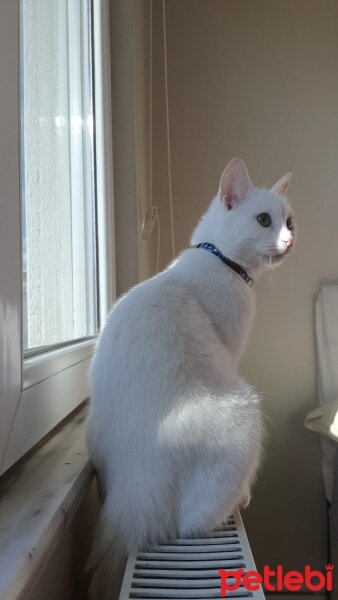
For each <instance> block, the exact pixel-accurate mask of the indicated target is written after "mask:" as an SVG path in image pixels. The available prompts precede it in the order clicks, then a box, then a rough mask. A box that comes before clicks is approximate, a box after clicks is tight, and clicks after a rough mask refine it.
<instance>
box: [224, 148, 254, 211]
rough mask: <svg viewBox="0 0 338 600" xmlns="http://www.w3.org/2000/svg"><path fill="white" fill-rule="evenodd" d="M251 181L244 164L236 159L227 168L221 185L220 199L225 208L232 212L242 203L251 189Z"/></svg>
mask: <svg viewBox="0 0 338 600" xmlns="http://www.w3.org/2000/svg"><path fill="white" fill-rule="evenodd" d="M252 187H253V186H252V183H251V179H250V177H249V173H248V171H247V169H246V166H245V164H244V162H243V161H242V160H241V159H240V158H234V159H233V160H232V161H231V162H230V163H229V164H228V166H227V167H226V169H225V170H224V172H223V175H222V177H221V181H220V184H219V197H220V200H221V201H222V202H223V203H224V206H225V207H226V208H227V209H228V210H230V209H231V208H233V207H234V206H235V205H236V204H238V203H240V202H242V200H243V199H244V197H245V196H246V194H247V192H248V191H249V189H250V188H252Z"/></svg>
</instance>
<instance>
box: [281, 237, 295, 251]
mask: <svg viewBox="0 0 338 600" xmlns="http://www.w3.org/2000/svg"><path fill="white" fill-rule="evenodd" d="M283 242H284V244H285V246H286V249H287V250H289V248H292V246H293V239H292V238H291V239H290V240H283Z"/></svg>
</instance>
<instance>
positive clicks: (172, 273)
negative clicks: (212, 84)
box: [88, 158, 294, 599]
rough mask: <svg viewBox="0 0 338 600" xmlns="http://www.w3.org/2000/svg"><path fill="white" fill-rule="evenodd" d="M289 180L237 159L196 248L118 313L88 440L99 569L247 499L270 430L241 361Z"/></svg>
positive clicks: (203, 525) (289, 235)
mask: <svg viewBox="0 0 338 600" xmlns="http://www.w3.org/2000/svg"><path fill="white" fill-rule="evenodd" d="M290 178H291V175H290V174H288V175H285V176H284V177H283V178H282V179H280V180H279V181H278V183H276V185H275V186H274V187H273V188H272V189H271V190H267V189H257V188H254V187H253V185H252V183H251V181H250V178H249V175H248V173H247V170H246V168H245V166H244V164H243V162H242V161H241V160H240V159H238V158H237V159H234V160H233V161H232V162H231V163H230V164H229V165H228V167H227V168H226V169H225V171H224V173H223V175H222V178H221V182H220V188H219V193H218V195H217V196H216V198H214V200H213V201H212V203H211V205H210V207H209V209H208V210H207V212H206V213H205V215H204V216H203V217H202V219H201V221H200V222H199V224H198V225H197V227H196V229H195V231H194V233H193V235H192V238H191V244H192V247H189V248H188V249H187V250H185V251H184V252H182V254H180V256H179V257H178V258H177V259H176V260H175V261H174V262H173V263H172V264H171V265H169V267H168V268H167V269H165V270H164V271H163V272H162V273H160V274H159V275H156V276H155V277H153V278H152V279H149V280H148V281H145V282H144V283H141V284H139V285H137V286H136V287H134V288H133V289H132V290H130V291H129V292H128V293H127V294H126V295H125V296H123V297H122V298H121V299H120V300H119V301H118V302H117V303H116V304H115V306H114V308H113V310H112V311H111V313H110V315H109V318H108V321H107V324H106V326H105V328H104V330H103V332H102V334H101V336H100V339H99V343H98V346H97V350H96V354H95V357H94V360H93V364H92V368H91V387H92V400H91V405H90V417H89V422H88V443H89V449H90V454H91V457H92V459H93V462H94V464H95V466H96V468H97V472H98V477H99V483H100V487H101V490H102V496H103V500H104V503H103V507H102V512H101V517H100V523H99V527H98V531H97V536H96V542H95V546H94V551H93V557H92V560H93V562H94V563H97V564H99V563H102V564H103V563H104V562H106V563H107V564H110V563H109V560H111V552H112V545H113V544H114V547H115V552H117V554H118V555H120V556H121V555H123V554H126V553H128V552H129V551H131V550H133V549H135V548H137V547H144V546H145V545H146V544H148V543H154V542H160V541H161V540H165V539H166V538H169V537H172V536H175V537H176V536H182V537H184V536H194V535H195V534H197V533H198V532H203V531H209V530H212V529H213V528H215V527H216V526H218V525H220V524H221V523H222V521H224V520H225V519H226V518H227V516H228V515H229V514H230V513H231V511H232V510H233V509H234V507H235V506H236V505H239V504H243V503H247V502H248V501H249V498H250V487H251V484H252V481H253V479H254V478H255V475H256V471H257V469H258V466H259V462H260V456H261V443H262V438H263V433H264V431H263V430H264V428H263V419H262V415H261V410H260V398H259V396H258V395H257V394H256V393H255V391H254V390H253V389H252V388H251V387H250V386H249V385H248V384H247V383H245V381H243V379H242V378H241V377H240V376H239V375H238V364H239V361H240V359H241V357H242V354H243V351H244V349H245V345H246V342H247V339H248V336H249V332H250V328H251V324H252V320H253V316H254V304H255V303H254V292H253V288H252V287H251V284H252V280H254V278H255V276H256V275H257V274H258V273H259V271H260V268H261V267H262V266H263V265H266V266H269V265H275V264H277V263H280V262H281V261H282V259H283V258H284V257H285V256H286V255H287V254H288V253H290V251H291V250H292V247H293V242H294V224H293V216H292V212H291V208H290V205H289V203H288V201H287V199H286V198H285V194H286V192H287V188H288V186H289V183H290ZM198 244H202V246H201V247H198V248H197V247H196V246H197V245H198ZM228 259H230V260H228ZM251 278H252V279H251ZM108 573H109V568H108V570H106V574H105V575H103V578H104V577H106V581H101V584H100V585H101V587H100V590H101V591H100V595H99V598H100V599H101V598H105V593H107V598H108V597H111V596H109V594H110V590H109V586H110V585H111V582H109V581H108V579H109V574H108ZM101 576H102V573H101ZM110 577H112V575H111V573H110Z"/></svg>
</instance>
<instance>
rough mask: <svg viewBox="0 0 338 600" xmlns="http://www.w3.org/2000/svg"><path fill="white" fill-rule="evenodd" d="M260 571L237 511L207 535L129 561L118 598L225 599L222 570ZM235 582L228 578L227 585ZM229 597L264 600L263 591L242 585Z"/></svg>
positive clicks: (163, 545) (133, 556)
mask: <svg viewBox="0 0 338 600" xmlns="http://www.w3.org/2000/svg"><path fill="white" fill-rule="evenodd" d="M241 568H242V569H244V571H252V570H256V567H255V563H254V560H253V557H252V554H251V550H250V546H249V542H248V539H247V536H246V533H245V529H244V526H243V522H242V519H241V516H240V513H239V511H236V512H234V514H233V516H231V517H230V518H229V519H228V521H227V523H226V524H225V525H224V526H222V528H220V529H217V530H215V531H213V532H212V534H210V535H209V536H207V535H204V536H203V537H200V538H189V539H183V538H179V539H176V540H170V541H168V542H167V543H165V544H162V545H159V546H153V547H152V548H150V549H149V550H148V551H147V552H139V553H137V554H131V555H130V556H129V558H128V561H127V565H126V570H125V574H124V579H123V583H122V587H121V592H120V600H129V599H143V600H155V599H156V600H175V599H180V600H192V599H194V600H195V599H196V600H197V599H198V600H208V599H209V598H222V597H221V593H220V575H219V572H218V569H229V570H236V569H241ZM230 583H231V581H230V580H229V584H230ZM226 598H255V599H257V600H263V599H264V594H263V591H262V589H261V588H260V589H259V590H257V591H255V592H250V591H248V590H246V589H245V588H244V587H239V588H238V589H237V590H234V591H232V592H230V591H228V592H227V594H226Z"/></svg>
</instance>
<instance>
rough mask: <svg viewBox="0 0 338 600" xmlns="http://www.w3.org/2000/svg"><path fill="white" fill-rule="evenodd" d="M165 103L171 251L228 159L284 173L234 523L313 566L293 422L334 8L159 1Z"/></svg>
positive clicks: (319, 534) (322, 275) (326, 273)
mask: <svg viewBox="0 0 338 600" xmlns="http://www.w3.org/2000/svg"><path fill="white" fill-rule="evenodd" d="M154 4H156V6H155V19H156V24H155V43H156V60H155V67H154V68H155V72H154V79H155V81H156V89H155V97H154V105H155V106H154V111H155V120H156V122H155V148H154V160H155V164H154V169H155V196H156V202H157V204H158V205H159V207H160V217H161V223H162V231H161V234H162V251H161V262H162V266H164V265H165V264H166V263H167V261H168V260H170V240H169V234H170V228H169V220H168V219H169V209H168V200H167V199H168V195H167V179H166V170H165V160H166V156H165V138H164V113H163V107H164V104H163V98H164V96H163V79H162V75H161V73H162V70H163V55H162V38H161V35H162V30H161V23H162V21H161V18H162V17H161V3H154ZM167 20H168V53H169V101H170V118H171V136H172V161H173V191H174V203H175V223H176V237H177V245H178V249H181V248H183V247H184V246H185V245H186V243H187V240H188V237H189V235H190V232H191V230H192V228H193V226H194V224H195V223H196V221H197V219H198V217H199V216H200V214H201V213H202V212H203V211H204V210H205V208H206V206H207V204H208V202H209V200H210V199H211V197H212V196H213V194H214V193H215V192H216V190H217V185H218V179H219V176H220V173H221V172H222V169H223V168H224V166H225V164H226V163H227V162H228V161H229V160H230V159H231V158H232V157H233V156H236V155H238V156H241V157H242V158H243V159H244V160H245V161H246V163H247V165H248V168H249V171H250V173H251V175H252V178H253V181H254V182H255V183H256V184H257V185H264V184H265V185H271V184H272V183H274V182H275V181H276V180H277V178H279V177H280V176H282V175H283V174H284V173H285V172H287V171H292V172H293V174H294V179H293V183H292V186H291V189H290V197H291V200H292V201H294V204H295V206H296V214H297V223H298V228H299V235H298V243H297V248H296V251H295V253H294V255H293V256H292V257H291V258H290V259H288V260H287V261H286V263H285V264H284V265H283V266H282V267H281V268H280V269H279V270H278V271H277V272H276V274H275V275H274V276H273V279H274V285H273V286H272V285H271V284H270V282H269V280H268V278H267V277H266V276H265V277H264V278H262V279H261V280H260V281H257V282H256V283H255V291H256V294H257V306H258V310H257V317H256V322H255V326H254V331H253V333H252V336H251V341H250V344H249V347H248V350H247V353H246V356H245V360H244V362H243V365H242V372H243V373H244V374H245V376H246V377H247V379H248V380H249V381H250V382H252V383H253V384H254V385H255V386H256V387H257V388H259V389H260V390H261V391H262V392H263V393H264V394H265V397H266V401H265V407H264V410H265V413H266V415H267V416H268V417H269V419H272V422H269V424H268V430H269V439H268V442H267V444H266V459H265V463H264V467H263V469H262V472H261V474H260V477H259V482H258V484H257V486H256V489H255V493H254V500H253V502H252V505H251V507H250V508H249V510H248V511H246V513H245V515H244V516H245V521H246V525H247V529H248V533H249V535H250V539H251V542H252V545H253V548H254V552H255V558H256V561H257V563H258V564H259V565H262V564H263V563H264V562H269V564H274V563H282V564H284V565H285V566H286V567H292V568H297V567H300V568H301V567H303V566H304V564H305V563H310V564H312V565H316V566H318V567H320V566H322V565H323V564H324V562H325V554H326V543H327V539H326V509H325V498H324V493H323V487H322V482H321V475H320V460H321V456H320V448H319V443H318V440H317V438H316V436H315V435H314V434H312V433H309V432H307V431H306V430H305V429H304V427H303V421H304V417H305V414H306V413H307V411H309V410H311V409H312V408H313V407H314V406H315V404H316V360H315V339H314V300H315V295H316V292H317V290H318V287H319V285H320V284H321V282H323V281H327V280H337V278H338V261H337V254H338V4H337V2H336V1H335V0H322V1H321V2H318V1H317V0H270V1H269V2H267V1H264V0H241V1H238V0H168V1H167Z"/></svg>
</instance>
